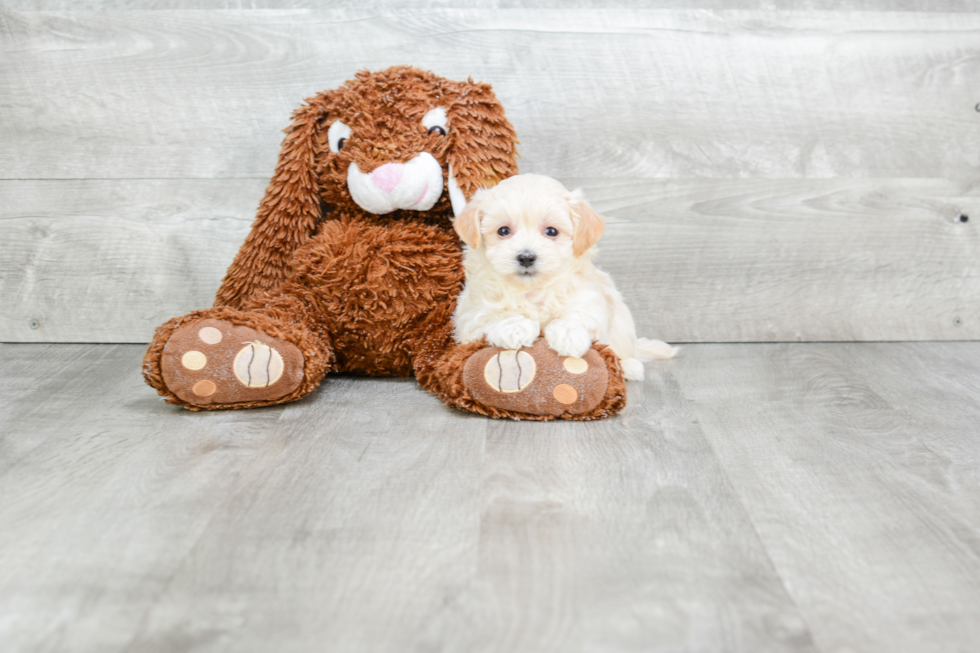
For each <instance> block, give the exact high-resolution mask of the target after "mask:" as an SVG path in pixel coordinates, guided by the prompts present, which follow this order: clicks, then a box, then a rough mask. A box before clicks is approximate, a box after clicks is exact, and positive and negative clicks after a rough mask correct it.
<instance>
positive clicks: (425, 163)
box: [347, 152, 443, 215]
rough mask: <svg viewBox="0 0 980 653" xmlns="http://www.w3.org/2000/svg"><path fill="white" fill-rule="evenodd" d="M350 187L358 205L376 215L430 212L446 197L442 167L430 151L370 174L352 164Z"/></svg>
mask: <svg viewBox="0 0 980 653" xmlns="http://www.w3.org/2000/svg"><path fill="white" fill-rule="evenodd" d="M347 188H348V190H350V194H351V197H353V198H354V201H355V202H356V203H357V205H358V206H360V207H361V208H362V209H364V210H365V211H367V212H369V213H374V214H376V215H384V214H385V213H391V212H392V211H395V210H398V209H407V210H409V211H428V210H429V209H431V208H432V207H433V206H435V203H436V202H437V201H438V200H439V197H440V196H441V195H442V189H443V182H442V166H441V165H439V162H438V161H437V160H436V159H435V157H434V156H432V155H431V154H429V153H428V152H422V153H420V154H418V155H416V156H415V157H413V158H412V159H410V160H409V161H407V162H406V163H386V164H384V165H382V166H378V167H377V168H375V169H374V170H373V171H371V172H367V173H366V172H361V169H360V168H359V167H358V166H357V163H356V162H354V161H352V162H351V164H350V167H349V168H347Z"/></svg>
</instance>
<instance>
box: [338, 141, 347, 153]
mask: <svg viewBox="0 0 980 653" xmlns="http://www.w3.org/2000/svg"><path fill="white" fill-rule="evenodd" d="M346 142H347V139H346V138H341V139H340V140H339V141H337V151H338V152H339V151H341V150H342V149H344V143H346Z"/></svg>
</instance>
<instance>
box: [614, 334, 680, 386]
mask: <svg viewBox="0 0 980 653" xmlns="http://www.w3.org/2000/svg"><path fill="white" fill-rule="evenodd" d="M679 351H680V347H672V346H670V345H668V344H667V343H666V342H664V341H663V340H649V339H647V338H638V339H637V341H636V350H635V351H634V352H633V356H634V357H633V358H627V359H626V360H624V361H623V378H624V379H626V380H627V381H642V380H643V363H645V362H646V361H653V360H665V359H667V358H673V357H674V356H676V355H677V352H679Z"/></svg>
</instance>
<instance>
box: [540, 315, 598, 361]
mask: <svg viewBox="0 0 980 653" xmlns="http://www.w3.org/2000/svg"><path fill="white" fill-rule="evenodd" d="M544 339H545V340H547V341H548V346H549V347H551V348H552V349H553V350H554V351H556V352H557V353H558V354H560V355H562V356H575V357H577V358H581V357H582V356H585V352H587V351H589V348H590V347H592V335H591V334H590V333H589V330H588V329H586V328H585V327H584V326H582V325H581V324H579V323H577V322H574V321H572V320H555V321H554V322H552V323H551V324H549V325H548V326H546V327H545V329H544Z"/></svg>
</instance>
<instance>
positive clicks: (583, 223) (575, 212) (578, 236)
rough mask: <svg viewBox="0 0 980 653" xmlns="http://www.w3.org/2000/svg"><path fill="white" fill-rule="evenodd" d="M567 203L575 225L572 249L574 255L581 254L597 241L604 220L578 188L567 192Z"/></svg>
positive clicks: (603, 229) (600, 234)
mask: <svg viewBox="0 0 980 653" xmlns="http://www.w3.org/2000/svg"><path fill="white" fill-rule="evenodd" d="M568 205H569V207H570V208H571V211H572V223H573V224H574V225H575V234H574V236H573V237H572V250H573V251H574V252H575V256H581V255H582V254H584V253H585V252H586V251H588V249H589V248H590V247H592V246H593V245H595V244H596V243H597V242H599V238H601V237H602V232H603V231H605V230H606V222H605V220H603V219H602V216H601V215H599V214H598V213H596V211H595V209H593V208H592V205H591V204H589V203H588V202H586V201H585V198H584V197H583V195H582V191H581V190H579V189H575V190H574V191H572V192H571V193H569V195H568Z"/></svg>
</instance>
